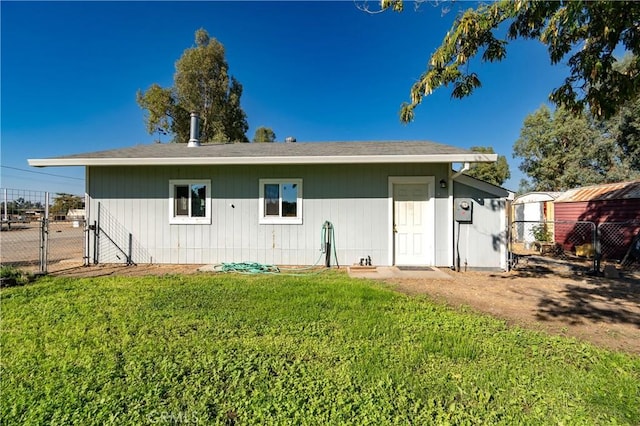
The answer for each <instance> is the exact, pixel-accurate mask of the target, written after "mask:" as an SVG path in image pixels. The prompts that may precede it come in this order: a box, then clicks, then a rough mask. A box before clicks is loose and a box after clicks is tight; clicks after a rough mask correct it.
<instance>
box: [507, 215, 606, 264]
mask: <svg viewBox="0 0 640 426" xmlns="http://www.w3.org/2000/svg"><path fill="white" fill-rule="evenodd" d="M596 231H597V230H596V225H595V223H593V222H587V221H528V220H518V221H514V222H512V223H511V227H510V228H509V267H510V269H513V268H515V267H517V265H518V263H519V261H520V260H522V259H526V260H527V262H528V263H530V262H532V261H534V262H536V263H537V264H539V266H540V265H548V266H553V267H556V268H557V267H566V268H568V269H570V270H573V271H578V272H591V273H593V272H596V271H598V268H599V263H598V262H599V260H598V257H597V256H596V245H597V244H596V243H597V235H596Z"/></svg>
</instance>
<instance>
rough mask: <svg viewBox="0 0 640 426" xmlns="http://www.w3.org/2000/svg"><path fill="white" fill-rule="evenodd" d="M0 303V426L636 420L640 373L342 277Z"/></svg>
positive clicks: (571, 346) (61, 285) (187, 283)
mask: <svg viewBox="0 0 640 426" xmlns="http://www.w3.org/2000/svg"><path fill="white" fill-rule="evenodd" d="M0 296H1V302H2V330H1V344H2V354H1V371H0V373H1V377H2V381H1V383H0V391H1V392H2V393H1V395H0V396H1V398H2V401H3V402H2V404H1V408H0V410H1V422H2V423H3V424H35V423H37V424H41V423H51V424H105V423H106V424H163V423H164V424H166V423H180V422H191V423H196V422H197V423H200V424H211V423H213V424H215V423H218V424H372V425H378V424H446V423H450V424H474V425H475V424H508V425H511V424H638V423H640V358H638V357H634V356H631V355H626V354H622V353H615V352H610V351H606V350H604V349H599V348H596V347H594V346H591V345H588V344H584V343H581V342H578V341H576V340H569V339H565V338H561V337H549V336H545V335H543V334H539V333H535V332H530V331H525V330H522V329H519V328H512V327H508V326H507V325H505V323H504V322H503V321H499V320H495V319H493V318H491V317H488V316H481V315H477V314H475V313H471V312H465V311H464V310H462V311H460V310H452V309H449V308H446V307H444V306H442V305H439V304H436V303H433V302H432V301H430V300H428V299H427V298H416V297H413V298H411V297H407V296H403V295H399V294H396V293H393V292H391V291H390V290H388V289H385V288H384V287H382V286H381V285H380V284H377V283H371V282H367V281H357V280H351V279H349V278H347V277H346V276H345V275H344V274H337V273H329V274H325V275H320V276H314V277H284V276H273V275H269V276H238V275H224V276H208V275H195V276H165V277H142V278H122V277H111V278H98V279H96V278H92V279H60V278H58V279H57V278H44V279H42V280H40V281H38V282H37V283H36V284H34V285H29V286H25V287H19V288H9V289H4V290H2V291H1V292H0Z"/></svg>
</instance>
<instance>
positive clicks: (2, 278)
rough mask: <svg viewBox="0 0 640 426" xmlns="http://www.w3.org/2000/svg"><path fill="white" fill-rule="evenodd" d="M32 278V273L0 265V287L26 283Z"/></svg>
mask: <svg viewBox="0 0 640 426" xmlns="http://www.w3.org/2000/svg"><path fill="white" fill-rule="evenodd" d="M32 280H33V275H31V274H28V273H26V272H23V271H21V270H20V269H18V268H16V267H14V266H10V265H3V266H0V287H14V286H19V285H25V284H28V283H29V282H31V281H32Z"/></svg>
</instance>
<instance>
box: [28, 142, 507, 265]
mask: <svg viewBox="0 0 640 426" xmlns="http://www.w3.org/2000/svg"><path fill="white" fill-rule="evenodd" d="M192 139H193V138H192ZM192 142H193V141H191V142H190V143H189V145H187V144H151V145H140V146H135V147H131V148H124V149H116V150H110V151H102V152H92V153H86V154H77V155H69V156H64V157H58V158H48V159H31V160H29V164H30V165H31V166H37V167H47V166H84V167H86V199H87V200H86V215H87V216H86V217H87V221H88V225H89V226H90V228H93V229H94V230H98V232H95V233H94V237H93V238H89V240H90V241H89V247H88V251H89V253H88V256H90V257H92V258H93V259H94V260H95V261H99V262H107V263H108V262H119V261H121V259H122V256H123V255H124V256H129V258H130V259H131V260H132V261H133V262H135V263H194V264H206V263H221V262H242V261H255V262H260V263H268V264H278V265H312V264H315V263H317V262H318V259H319V258H320V257H322V249H325V248H326V241H325V240H326V234H327V232H324V233H323V229H326V228H325V227H326V226H327V223H329V226H330V227H331V231H332V232H331V234H332V236H333V237H334V238H333V239H332V241H331V243H332V245H333V247H332V248H331V250H332V251H335V254H336V257H337V260H338V262H339V264H348V265H350V264H353V263H355V262H357V261H358V260H359V259H362V258H368V257H370V258H371V260H372V263H373V264H374V265H379V266H381V265H421V266H445V267H452V266H454V263H455V259H456V258H455V253H454V251H455V249H456V247H457V248H458V249H459V250H460V251H462V252H463V253H464V254H465V257H464V259H463V260H462V262H464V261H465V260H466V262H467V265H468V266H469V267H472V266H473V267H483V268H493V269H500V268H502V269H504V268H505V266H506V263H505V262H506V247H505V243H506V242H505V241H504V240H503V238H502V235H503V233H504V232H506V223H505V221H504V215H505V213H504V212H505V210H504V208H505V207H504V203H505V196H506V195H507V192H506V191H504V190H501V189H498V188H497V187H493V186H488V184H485V183H484V182H481V181H477V180H475V179H472V178H469V177H466V176H464V175H462V174H459V173H454V172H453V171H452V165H453V163H462V164H465V165H466V166H468V163H471V162H492V161H495V160H496V155H495V154H485V153H474V152H470V151H467V150H463V149H459V148H455V147H452V146H447V145H442V144H437V143H433V142H424V141H398V142H326V143H305V142H297V143H266V144H203V145H200V144H199V143H197V141H196V143H192ZM460 197H462V198H465V200H462V201H465V202H466V204H464V206H465V207H466V210H464V209H463V210H460V209H459V208H458V210H457V212H458V213H460V214H462V216H464V214H465V212H466V214H467V216H464V217H462V220H460V219H461V218H458V219H459V220H456V219H455V218H454V203H456V202H457V201H459V200H458V198H460ZM458 207H459V206H458ZM492 216H495V217H493V218H492V219H491V220H487V218H488V217H492ZM458 223H459V224H460V225H458V226H456V225H457V224H458ZM456 239H457V240H459V241H461V242H460V244H458V245H457V246H456V244H455V243H456ZM96 253H98V254H96Z"/></svg>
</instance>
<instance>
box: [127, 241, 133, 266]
mask: <svg viewBox="0 0 640 426" xmlns="http://www.w3.org/2000/svg"><path fill="white" fill-rule="evenodd" d="M132 251H133V234H131V233H129V250H128V253H127V266H129V265H133V260H131V253H132Z"/></svg>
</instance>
